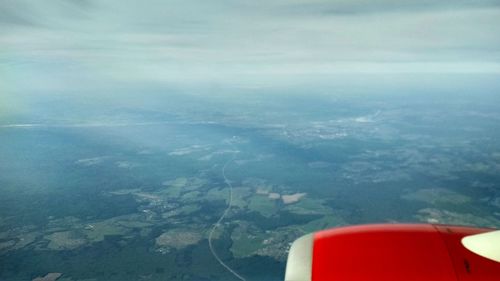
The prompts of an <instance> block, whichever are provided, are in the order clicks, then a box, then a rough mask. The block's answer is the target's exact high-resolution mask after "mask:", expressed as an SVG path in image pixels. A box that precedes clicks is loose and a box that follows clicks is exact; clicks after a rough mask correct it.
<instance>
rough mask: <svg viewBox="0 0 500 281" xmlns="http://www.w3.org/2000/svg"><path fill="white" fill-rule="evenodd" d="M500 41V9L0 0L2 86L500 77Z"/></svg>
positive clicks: (426, 1) (357, 0) (448, 4)
mask: <svg viewBox="0 0 500 281" xmlns="http://www.w3.org/2000/svg"><path fill="white" fill-rule="evenodd" d="M499 34H500V0H498V1H491V0H490V1H481V0H475V1H449V0H439V1H431V0H415V1H413V0H398V1H390V0H379V1H376V0H374V1H372V0H330V1H326V0H288V1H286V0H278V1H272V0H253V1H229V0H212V1H210V0H177V1H176V0H170V1H160V0H152V1H145V0H137V1H126V0H105V1H97V0H37V1H31V0H0V71H1V72H2V73H3V74H4V75H3V76H4V78H0V79H3V80H4V84H5V83H7V84H9V85H10V87H11V88H12V87H21V86H20V84H31V85H36V86H38V87H42V88H43V87H44V86H47V85H54V84H58V83H59V84H60V83H61V80H65V81H80V82H81V83H85V82H89V81H136V80H137V81H160V82H168V83H183V82H188V83H192V82H197V81H210V80H217V81H224V80H227V81H238V80H242V81H243V80H245V77H253V78H254V79H256V80H259V79H261V80H266V79H273V77H274V76H280V77H286V76H287V75H289V76H290V77H292V76H294V77H295V76H297V75H325V74H335V73H353V75H355V74H356V73H379V72H397V73H400V72H411V73H413V72H416V73H421V72H437V73H449V72H466V73H469V72H470V73H477V72H481V73H500V36H499ZM5 80H7V81H5ZM21 82H22V83H21ZM13 85H14V86H13ZM3 87H6V86H5V85H4V86H3Z"/></svg>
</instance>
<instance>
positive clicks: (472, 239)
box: [462, 230, 500, 262]
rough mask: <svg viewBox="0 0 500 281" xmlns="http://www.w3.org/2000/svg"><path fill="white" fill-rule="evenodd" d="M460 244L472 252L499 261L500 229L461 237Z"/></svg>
mask: <svg viewBox="0 0 500 281" xmlns="http://www.w3.org/2000/svg"><path fill="white" fill-rule="evenodd" d="M462 245H464V247H465V248H467V249H468V250H469V251H471V252H473V253H476V254H478V255H480V256H482V257H485V258H487V259H490V260H494V261H496V262H500V230H496V231H491V232H486V233H480V234H474V235H469V236H466V237H464V238H462Z"/></svg>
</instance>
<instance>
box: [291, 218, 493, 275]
mask: <svg viewBox="0 0 500 281" xmlns="http://www.w3.org/2000/svg"><path fill="white" fill-rule="evenodd" d="M491 231H493V230H492V229H485V228H471V227H458V226H446V225H430V224H379V225H362V226H349V227H340V228H334V229H330V230H325V231H320V232H317V233H314V234H309V235H306V236H303V237H302V238H299V239H298V240H297V241H296V242H294V244H293V245H292V247H291V249H290V253H289V257H288V263H287V270H286V276H285V280H286V281H320V280H328V281H336V280H339V281H367V280H369V281H379V280H380V281H417V280H425V281H469V280H470V281H473V280H474V281H494V280H495V281H499V280H500V263H499V262H496V261H494V260H491V259H488V258H486V257H483V256H480V255H478V254H475V253H474V252H472V251H470V250H468V249H467V248H465V247H464V246H463V244H462V241H461V240H462V238H464V237H466V236H471V235H475V234H480V233H486V232H491Z"/></svg>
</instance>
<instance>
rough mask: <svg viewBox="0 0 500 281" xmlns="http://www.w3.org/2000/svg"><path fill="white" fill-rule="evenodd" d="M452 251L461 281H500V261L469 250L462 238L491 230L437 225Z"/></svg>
mask: <svg viewBox="0 0 500 281" xmlns="http://www.w3.org/2000/svg"><path fill="white" fill-rule="evenodd" d="M436 228H437V229H438V230H439V232H440V233H441V235H442V237H443V240H444V241H445V244H446V246H447V248H448V251H449V253H450V257H451V260H452V261H453V266H454V269H455V272H456V273H457V276H458V279H457V280H459V281H479V280H480V281H500V263H498V262H495V261H493V260H489V259H486V258H483V257H481V256H479V255H476V254H475V253H473V252H471V251H469V250H467V249H466V248H465V247H464V246H463V245H462V238H463V237H465V236H468V235H472V234H477V233H483V232H488V231H491V229H478V228H471V227H460V226H446V225H436Z"/></svg>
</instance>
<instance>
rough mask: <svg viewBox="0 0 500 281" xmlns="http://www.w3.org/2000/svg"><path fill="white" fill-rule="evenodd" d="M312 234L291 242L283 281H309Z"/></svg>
mask: <svg viewBox="0 0 500 281" xmlns="http://www.w3.org/2000/svg"><path fill="white" fill-rule="evenodd" d="M313 244H314V234H313V233H311V234H307V235H304V236H302V237H300V238H299V239H297V240H295V242H293V244H292V246H291V247H290V251H289V253H288V259H287V262H286V271H285V281H311V273H312V256H313Z"/></svg>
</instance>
